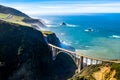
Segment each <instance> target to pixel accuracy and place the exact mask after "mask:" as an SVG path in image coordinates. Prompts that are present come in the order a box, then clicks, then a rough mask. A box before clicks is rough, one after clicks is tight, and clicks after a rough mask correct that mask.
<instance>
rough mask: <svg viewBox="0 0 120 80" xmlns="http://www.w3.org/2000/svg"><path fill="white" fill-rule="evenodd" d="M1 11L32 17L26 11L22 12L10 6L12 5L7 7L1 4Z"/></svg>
mask: <svg viewBox="0 0 120 80" xmlns="http://www.w3.org/2000/svg"><path fill="white" fill-rule="evenodd" d="M0 13H5V14H11V15H16V16H22V17H25V18H30V17H29V16H28V15H26V14H25V13H22V12H21V11H19V10H16V9H14V8H10V7H6V6H2V5H0Z"/></svg>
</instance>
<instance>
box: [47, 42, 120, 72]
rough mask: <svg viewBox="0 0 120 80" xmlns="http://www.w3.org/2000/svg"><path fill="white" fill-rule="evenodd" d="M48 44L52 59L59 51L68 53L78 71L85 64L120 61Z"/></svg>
mask: <svg viewBox="0 0 120 80" xmlns="http://www.w3.org/2000/svg"><path fill="white" fill-rule="evenodd" d="M49 46H50V48H51V50H52V57H53V60H55V58H56V56H57V55H58V54H59V53H60V52H64V53H67V54H68V55H70V56H71V57H72V59H73V60H74V62H75V63H76V65H77V67H78V71H79V72H80V70H81V69H83V68H84V67H85V66H87V65H96V64H102V63H103V62H109V63H111V62H113V63H120V61H113V60H106V59H101V58H95V57H90V56H86V55H83V54H81V53H77V52H73V51H70V50H67V49H63V48H60V47H57V46H54V45H52V44H49Z"/></svg>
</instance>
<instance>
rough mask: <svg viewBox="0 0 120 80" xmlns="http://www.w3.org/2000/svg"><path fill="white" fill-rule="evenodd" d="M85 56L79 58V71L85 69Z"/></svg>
mask: <svg viewBox="0 0 120 80" xmlns="http://www.w3.org/2000/svg"><path fill="white" fill-rule="evenodd" d="M83 64H84V63H83V56H81V57H80V58H79V59H78V65H77V66H78V73H79V72H80V71H81V70H82V69H83Z"/></svg>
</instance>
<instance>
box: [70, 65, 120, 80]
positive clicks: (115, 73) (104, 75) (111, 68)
mask: <svg viewBox="0 0 120 80" xmlns="http://www.w3.org/2000/svg"><path fill="white" fill-rule="evenodd" d="M69 80H120V64H117V63H104V64H102V65H91V66H88V67H86V68H84V70H83V71H82V72H81V73H76V74H75V75H74V76H73V77H72V78H71V79H69Z"/></svg>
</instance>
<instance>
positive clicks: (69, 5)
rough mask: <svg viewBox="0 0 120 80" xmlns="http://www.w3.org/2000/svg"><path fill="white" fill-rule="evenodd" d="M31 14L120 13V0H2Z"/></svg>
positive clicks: (5, 3) (0, 1) (2, 2)
mask: <svg viewBox="0 0 120 80" xmlns="http://www.w3.org/2000/svg"><path fill="white" fill-rule="evenodd" d="M0 4H2V5H5V6H9V7H14V8H16V9H18V10H21V11H22V12H24V13H27V14H29V15H30V16H36V15H69V14H84V13H120V0H0Z"/></svg>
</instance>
